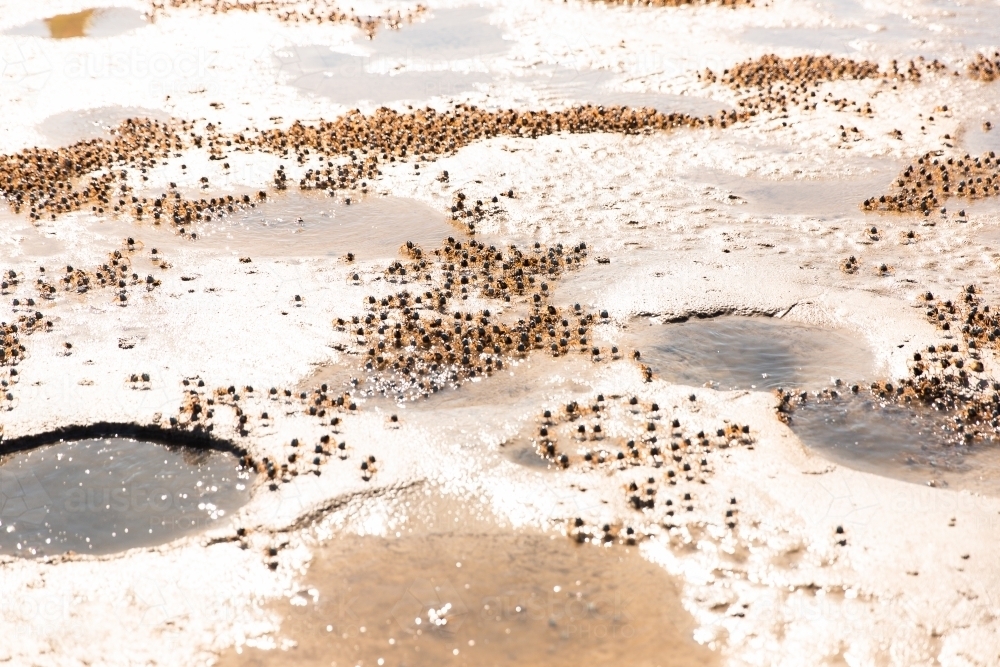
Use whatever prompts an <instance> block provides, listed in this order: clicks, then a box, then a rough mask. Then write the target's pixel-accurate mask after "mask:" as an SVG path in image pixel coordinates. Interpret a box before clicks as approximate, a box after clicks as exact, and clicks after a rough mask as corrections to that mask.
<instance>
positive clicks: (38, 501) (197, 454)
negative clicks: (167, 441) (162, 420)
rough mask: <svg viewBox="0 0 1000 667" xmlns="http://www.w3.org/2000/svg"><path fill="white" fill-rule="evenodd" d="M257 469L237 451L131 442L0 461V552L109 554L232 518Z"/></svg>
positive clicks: (67, 446)
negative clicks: (244, 464) (245, 462)
mask: <svg viewBox="0 0 1000 667" xmlns="http://www.w3.org/2000/svg"><path fill="white" fill-rule="evenodd" d="M253 477H254V473H252V472H250V471H248V470H246V469H244V468H242V467H241V466H240V463H239V461H238V460H237V459H236V457H234V456H233V455H232V454H229V453H225V452H219V451H215V450H209V449H195V448H190V447H178V446H166V445H159V444H155V443H151V442H144V441H139V440H132V439H126V438H107V439H98V440H76V441H69V442H61V443H58V444H54V445H46V446H43V447H39V448H38V449H34V450H30V451H26V452H18V453H14V454H9V455H4V456H3V457H0V554H6V555H16V556H24V557H35V556H44V555H52V554H61V553H64V552H66V551H75V552H77V553H89V554H107V553H113V552H117V551H124V550H125V549H132V548H136V547H146V546H152V545H156V544H164V543H166V542H170V541H171V540H174V539H177V538H179V537H181V536H184V535H189V534H191V533H196V532H199V531H202V530H204V529H206V528H209V527H212V526H214V525H216V524H222V523H224V522H226V521H228V517H229V515H230V514H232V513H233V512H234V511H235V510H237V509H239V508H240V507H241V506H242V505H243V504H245V503H246V502H247V500H249V498H250V487H251V485H252V483H253Z"/></svg>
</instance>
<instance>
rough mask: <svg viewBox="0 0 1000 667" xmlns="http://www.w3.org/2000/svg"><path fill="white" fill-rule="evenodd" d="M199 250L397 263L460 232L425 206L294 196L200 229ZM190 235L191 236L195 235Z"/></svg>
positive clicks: (385, 199) (275, 197) (270, 200)
mask: <svg viewBox="0 0 1000 667" xmlns="http://www.w3.org/2000/svg"><path fill="white" fill-rule="evenodd" d="M191 230H194V231H196V233H197V234H198V239H197V241H196V242H195V243H196V246H200V247H206V246H207V247H213V248H215V247H218V248H225V249H230V250H234V251H239V252H244V253H246V254H249V255H251V256H254V255H265V256H296V257H307V256H312V257H318V256H320V257H321V256H346V255H347V253H353V254H354V256H355V258H357V259H359V260H365V259H378V258H385V257H395V256H396V255H397V253H398V252H399V248H400V246H402V245H403V244H405V243H406V242H407V241H413V242H414V243H416V244H417V245H420V246H422V247H423V248H425V249H433V248H436V247H437V246H438V245H439V244H440V243H441V241H442V240H443V239H445V238H447V237H448V236H454V235H456V234H457V233H458V231H457V229H456V228H455V227H454V226H453V225H452V224H451V222H450V221H449V219H448V216H447V215H446V214H445V213H443V212H441V211H436V210H434V209H433V208H431V207H430V206H428V205H427V204H424V203H422V202H419V201H416V200H412V199H404V198H401V197H377V196H370V197H365V198H363V199H360V200H354V201H353V202H352V203H351V204H347V203H345V202H343V201H338V200H336V199H333V198H331V197H329V196H328V195H326V194H324V193H320V192H302V191H300V190H290V191H287V192H284V193H278V194H273V195H271V196H269V197H268V200H267V201H266V202H264V203H262V204H258V205H257V206H256V207H255V208H253V209H249V210H247V211H244V212H240V213H236V214H234V215H233V216H231V217H229V218H227V219H225V220H222V221H215V222H203V223H197V224H196V225H195V226H194V227H192V228H191ZM191 230H189V231H191Z"/></svg>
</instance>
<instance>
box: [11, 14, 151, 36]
mask: <svg viewBox="0 0 1000 667" xmlns="http://www.w3.org/2000/svg"><path fill="white" fill-rule="evenodd" d="M146 24H147V19H146V17H145V15H143V14H142V12H138V11H136V10H134V9H128V8H126V7H98V8H92V9H85V10H83V11H80V12H76V13H73V14H59V15H57V16H53V17H51V18H47V19H42V20H40V21H32V22H31V23H26V24H25V25H22V26H18V27H17V28H13V29H12V30H9V31H8V32H7V34H8V35H23V36H29V37H51V38H52V39H71V38H73V37H115V36H117V35H122V34H124V33H126V32H130V31H132V30H136V29H138V28H142V27H143V26H145V25H146Z"/></svg>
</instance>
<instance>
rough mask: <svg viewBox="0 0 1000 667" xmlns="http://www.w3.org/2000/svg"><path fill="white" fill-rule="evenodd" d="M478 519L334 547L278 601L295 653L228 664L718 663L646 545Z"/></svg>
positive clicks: (252, 655)
mask: <svg viewBox="0 0 1000 667" xmlns="http://www.w3.org/2000/svg"><path fill="white" fill-rule="evenodd" d="M471 505H475V503H471ZM408 511H415V510H408ZM467 512H468V510H466V511H465V512H457V513H454V517H453V516H452V514H453V513H451V512H446V511H442V509H441V508H437V509H436V510H435V511H434V512H433V513H432V516H433V519H432V520H436V521H435V523H436V525H435V526H434V527H432V528H428V527H426V526H423V527H414V526H412V525H410V526H407V527H404V528H402V530H401V531H400V532H398V533H397V535H399V536H398V537H372V536H366V537H358V536H344V537H339V538H334V539H331V540H330V541H328V542H326V543H325V544H322V545H320V546H319V547H317V549H316V552H315V557H314V558H313V561H312V564H311V566H310V568H309V570H308V572H307V573H306V574H305V576H304V577H303V579H302V584H301V591H300V592H298V593H296V594H294V595H292V596H291V597H290V598H289V599H286V600H282V601H281V602H279V603H277V604H275V605H274V609H275V610H276V611H277V612H278V613H279V614H280V615H281V616H282V618H283V620H282V625H281V631H280V633H279V637H277V638H276V639H277V641H278V643H279V644H283V643H285V640H286V638H287V639H288V640H291V641H293V642H295V644H294V648H287V649H282V648H275V649H272V650H267V651H262V650H260V649H257V648H251V647H248V646H244V647H241V649H240V651H241V653H237V652H236V651H231V652H229V653H227V654H225V655H224V656H223V657H222V660H221V661H220V663H219V664H220V665H226V666H230V665H251V664H252V665H290V664H296V665H324V666H325V665H329V664H330V661H331V660H332V659H334V657H335V658H336V661H337V662H338V664H372V665H377V664H382V665H410V666H419V665H439V664H441V663H443V662H448V663H452V664H462V665H483V664H490V665H532V664H545V665H556V666H559V665H567V666H568V665H578V664H589V665H617V664H629V665H638V666H646V665H648V666H650V667H652V666H653V665H661V666H675V667H680V666H688V665H692V666H693V665H714V664H718V659H717V656H716V655H715V654H714V653H713V652H712V651H710V650H709V649H708V648H706V647H704V646H701V645H699V644H698V643H696V642H695V641H694V640H693V639H692V635H693V631H694V623H693V622H692V619H691V618H690V617H688V616H687V614H686V613H685V612H684V610H683V608H682V607H681V604H680V600H679V588H678V585H677V583H675V582H674V580H673V579H671V578H670V577H669V575H667V574H666V573H665V572H664V571H663V570H662V569H660V568H658V567H657V566H655V565H653V564H651V563H649V562H647V561H645V560H643V559H642V557H641V556H640V555H639V553H638V549H637V547H628V548H626V547H621V548H601V547H598V546H595V545H591V544H577V543H575V542H573V541H571V540H569V539H567V538H566V537H564V536H562V535H559V536H552V535H543V534H536V533H516V532H515V533H510V532H506V533H505V532H500V531H498V530H496V529H495V528H491V527H490V526H488V525H487V526H484V525H482V524H483V521H481V520H480V521H478V522H476V521H469V520H467V519H466V518H465V517H464V516H460V515H464V514H466V513H467ZM470 527H474V528H473V530H470Z"/></svg>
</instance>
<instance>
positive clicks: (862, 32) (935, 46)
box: [741, 0, 1000, 59]
mask: <svg viewBox="0 0 1000 667" xmlns="http://www.w3.org/2000/svg"><path fill="white" fill-rule="evenodd" d="M817 4H818V7H819V8H820V9H821V10H826V11H827V12H829V13H830V15H831V16H832V18H833V20H834V22H835V24H834V25H832V26H823V27H815V28H814V27H788V28H750V29H748V30H746V31H744V32H743V34H742V35H741V39H742V40H743V41H745V42H748V43H751V44H766V45H770V46H783V47H796V48H803V49H809V50H810V51H823V52H828V53H852V54H856V53H857V52H859V51H871V50H872V49H873V48H874V47H877V48H878V49H880V50H885V51H886V52H888V51H890V50H891V51H892V55H893V56H894V57H900V56H907V57H909V56H915V55H918V54H920V55H924V56H925V57H928V59H931V58H933V57H934V56H935V55H943V54H944V53H945V51H946V49H947V48H948V47H950V46H952V45H954V44H956V43H957V44H960V45H962V46H964V47H967V48H970V49H978V48H981V47H987V46H994V45H995V44H996V31H995V26H996V25H997V21H998V20H1000V13H998V7H997V6H996V4H995V3H961V4H960V3H958V2H952V1H950V0H938V1H932V2H928V3H922V4H923V6H922V7H920V9H922V10H924V16H920V15H915V14H916V13H914V14H909V13H905V14H904V13H898V14H897V13H893V12H881V13H879V12H877V11H875V12H873V11H871V10H870V9H867V8H866V7H865V6H864V3H862V2H860V1H858V0H824V1H821V2H819V3H817Z"/></svg>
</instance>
